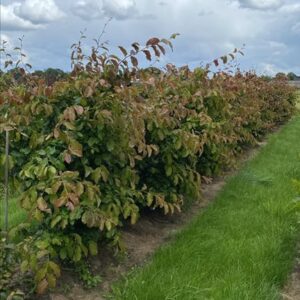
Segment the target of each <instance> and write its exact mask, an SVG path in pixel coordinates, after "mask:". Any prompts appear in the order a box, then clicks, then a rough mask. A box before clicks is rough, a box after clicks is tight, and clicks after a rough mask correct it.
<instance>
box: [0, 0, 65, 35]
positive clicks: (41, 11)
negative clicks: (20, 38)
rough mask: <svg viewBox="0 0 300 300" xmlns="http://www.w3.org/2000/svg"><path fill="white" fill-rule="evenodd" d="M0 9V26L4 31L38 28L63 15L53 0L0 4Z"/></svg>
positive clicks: (30, 0)
mask: <svg viewBox="0 0 300 300" xmlns="http://www.w3.org/2000/svg"><path fill="white" fill-rule="evenodd" d="M0 9H1V27H2V30H6V31H14V30H15V31H17V30H22V31H24V30H35V29H40V28H43V25H44V24H46V23H49V22H52V21H55V20H57V19H59V18H61V17H62V16H63V15H64V13H63V12H62V11H61V10H60V9H59V8H58V7H57V6H56V4H55V2H54V0H42V1H41V0H25V1H24V2H13V3H12V4H8V5H0Z"/></svg>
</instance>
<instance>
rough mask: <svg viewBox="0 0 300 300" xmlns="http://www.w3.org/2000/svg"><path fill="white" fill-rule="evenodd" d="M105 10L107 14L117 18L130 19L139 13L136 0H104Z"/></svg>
mask: <svg viewBox="0 0 300 300" xmlns="http://www.w3.org/2000/svg"><path fill="white" fill-rule="evenodd" d="M102 9H103V11H104V12H105V14H106V16H108V17H114V18H116V19H119V20H122V19H128V18H131V17H134V16H135V15H136V13H137V10H136V4H135V1H134V0H103V7H102Z"/></svg>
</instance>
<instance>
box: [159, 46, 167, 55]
mask: <svg viewBox="0 0 300 300" xmlns="http://www.w3.org/2000/svg"><path fill="white" fill-rule="evenodd" d="M157 47H158V48H159V50H160V51H161V53H162V54H163V55H165V54H166V50H165V48H164V47H163V46H161V45H159V44H158V45H157Z"/></svg>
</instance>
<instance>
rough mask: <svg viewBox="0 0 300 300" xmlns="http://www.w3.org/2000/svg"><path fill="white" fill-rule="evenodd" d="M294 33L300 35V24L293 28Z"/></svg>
mask: <svg viewBox="0 0 300 300" xmlns="http://www.w3.org/2000/svg"><path fill="white" fill-rule="evenodd" d="M292 32H293V33H295V34H300V22H297V23H296V24H294V25H293V26H292Z"/></svg>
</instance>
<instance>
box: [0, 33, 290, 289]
mask: <svg viewBox="0 0 300 300" xmlns="http://www.w3.org/2000/svg"><path fill="white" fill-rule="evenodd" d="M163 42H164V43H165V44H168V41H166V40H164V41H163V40H159V39H155V38H154V39H151V40H149V41H148V42H147V45H146V47H145V48H143V49H140V46H139V45H138V44H137V43H135V46H134V44H133V48H134V49H135V51H136V54H137V53H138V52H141V51H143V52H144V54H145V55H146V56H148V57H147V58H149V56H150V55H151V53H150V50H151V51H153V52H154V55H156V56H159V55H160V54H164V51H165V50H164V48H163V46H162V43H163ZM75 48H76V47H75ZM136 48H137V49H136ZM120 49H121V51H122V53H123V55H124V58H118V57H116V56H107V55H103V54H101V55H100V54H99V53H97V52H96V51H94V50H93V51H94V52H93V53H92V55H91V56H90V58H89V60H88V62H87V64H86V65H84V64H83V63H82V61H81V60H80V57H79V58H78V57H77V61H76V63H75V64H74V72H73V73H72V74H71V75H69V77H68V78H66V79H64V80H62V81H59V82H57V83H54V85H53V86H47V85H46V84H45V82H44V81H43V80H40V79H36V78H30V76H28V79H27V83H26V84H21V85H18V86H14V87H10V88H9V89H7V90H6V91H5V92H3V93H2V94H1V96H0V103H1V106H0V130H1V132H4V130H10V137H11V140H10V147H11V153H10V161H11V176H12V178H13V179H14V184H15V186H18V187H19V189H20V191H21V192H20V203H21V205H22V207H23V208H24V209H26V210H27V211H28V216H29V220H31V224H34V226H35V227H34V228H35V234H33V235H32V234H31V235H28V236H27V237H26V238H25V239H24V241H23V242H21V243H20V244H18V249H19V251H20V254H21V260H22V264H21V269H22V271H25V272H26V271H29V270H31V271H33V273H34V274H35V280H36V284H37V286H36V288H37V292H38V293H42V292H44V291H45V290H46V289H47V287H54V286H55V284H56V279H57V277H59V275H60V268H59V266H58V264H57V262H58V261H59V260H64V261H69V262H74V263H77V262H80V261H81V260H83V259H84V258H85V257H86V256H88V255H89V254H91V255H95V254H96V253H97V245H98V241H99V240H100V239H102V240H103V239H104V240H109V241H111V242H112V243H114V244H116V245H118V243H119V235H118V228H119V227H120V226H122V224H124V220H126V219H129V220H130V222H131V223H132V224H134V223H135V222H136V221H137V220H138V218H139V215H140V210H141V209H142V208H144V207H150V208H152V209H161V210H163V212H164V213H165V214H168V213H173V212H174V211H180V209H181V207H182V205H183V204H184V202H185V201H196V200H198V199H200V197H201V181H202V178H206V177H211V176H213V175H215V174H218V173H219V172H220V171H221V170H222V169H224V168H226V167H229V166H231V165H232V164H233V163H234V162H235V159H236V157H237V156H238V154H239V153H241V152H242V151H243V149H245V148H248V147H249V146H253V145H255V144H256V142H257V140H258V139H259V138H260V137H262V136H263V135H264V134H266V133H267V132H268V131H270V130H272V128H274V127H275V126H277V125H278V124H280V123H282V122H284V121H286V120H288V119H289V118H290V117H291V115H292V113H293V110H294V102H295V96H294V90H293V88H291V87H289V86H288V85H287V82H286V81H285V80H284V79H280V78H279V79H276V80H272V81H266V80H264V79H262V78H260V77H258V76H256V75H255V74H253V73H240V72H237V73H236V74H234V75H231V74H229V73H225V72H218V73H215V74H214V75H213V76H211V75H210V73H209V70H208V69H200V68H196V69H195V70H189V69H188V68H186V67H184V68H179V69H178V68H175V67H174V66H171V65H168V67H167V70H166V71H161V72H156V73H154V72H151V71H149V70H148V71H147V70H146V71H145V70H144V71H143V70H138V68H137V64H138V61H137V59H136V57H135V54H134V53H132V52H131V53H130V54H128V53H127V51H126V50H125V49H124V48H122V47H120ZM76 51H77V52H76V53H77V54H78V53H79V54H80V51H78V48H76ZM76 53H75V54H76ZM75 54H74V53H73V54H72V55H75ZM150 58H151V57H150ZM125 62H126V63H125ZM129 62H130V63H131V64H132V68H129V67H128V64H129ZM0 141H1V142H0V151H1V153H4V147H5V145H4V143H3V139H1V140H0ZM21 227H22V228H25V227H26V228H27V227H29V228H32V225H26V224H22V226H21ZM29 231H30V230H29Z"/></svg>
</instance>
